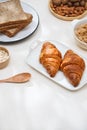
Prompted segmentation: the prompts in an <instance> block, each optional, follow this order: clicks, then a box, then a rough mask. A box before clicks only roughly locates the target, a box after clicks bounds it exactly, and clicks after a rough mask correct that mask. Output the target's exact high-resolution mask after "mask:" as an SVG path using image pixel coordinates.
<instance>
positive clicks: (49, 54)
mask: <svg viewBox="0 0 87 130" xmlns="http://www.w3.org/2000/svg"><path fill="white" fill-rule="evenodd" d="M39 61H40V63H41V64H42V65H43V66H44V67H45V69H46V70H47V72H48V73H49V75H50V76H51V77H54V76H55V75H56V73H57V72H58V70H59V67H60V63H61V61H62V55H61V52H60V51H59V50H58V49H57V48H56V46H55V45H53V44H52V43H50V42H45V43H44V44H43V46H42V49H41V53H40V57H39Z"/></svg>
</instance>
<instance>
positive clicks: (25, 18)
mask: <svg viewBox="0 0 87 130" xmlns="http://www.w3.org/2000/svg"><path fill="white" fill-rule="evenodd" d="M0 12H1V13H0V19H1V20H0V42H4V43H5V42H6V43H9V42H15V41H19V40H22V39H24V38H27V37H29V36H30V35H32V34H33V33H34V32H35V31H36V29H37V28H38V25H39V16H38V13H37V11H36V10H35V9H34V8H33V7H32V6H30V5H28V4H26V3H24V2H20V0H9V1H3V2H0Z"/></svg>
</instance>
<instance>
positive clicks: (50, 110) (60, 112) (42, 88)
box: [0, 0, 87, 130]
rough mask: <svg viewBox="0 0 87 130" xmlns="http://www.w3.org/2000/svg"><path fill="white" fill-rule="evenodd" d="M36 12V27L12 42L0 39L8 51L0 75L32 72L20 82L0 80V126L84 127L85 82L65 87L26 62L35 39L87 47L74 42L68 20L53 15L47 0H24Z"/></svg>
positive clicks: (9, 129) (2, 129) (18, 129)
mask: <svg viewBox="0 0 87 130" xmlns="http://www.w3.org/2000/svg"><path fill="white" fill-rule="evenodd" d="M25 2H26V3H28V4H29V5H31V6H32V7H33V8H35V9H36V10H37V12H38V14H39V18H40V24H39V27H38V29H37V31H36V32H35V33H34V34H33V35H32V36H30V37H28V38H27V39H25V40H23V41H19V42H17V43H16V42H15V43H12V44H4V43H0V45H2V46H4V47H6V48H7V49H8V50H9V52H10V56H11V57H10V62H9V65H8V66H7V67H6V68H4V69H2V70H0V78H1V79H3V78H6V77H9V76H11V75H14V74H16V73H20V72H29V73H31V74H32V77H31V79H30V82H26V83H23V84H13V83H0V130H87V85H85V86H84V87H83V88H81V89H80V90H78V91H74V92H72V91H69V90H67V89H64V88H63V87H61V86H59V85H58V84H55V83H54V82H52V81H51V80H49V79H47V78H46V77H45V76H43V75H41V74H40V73H38V72H37V71H35V70H34V69H32V68H31V67H30V66H28V65H27V63H26V58H27V55H28V52H29V47H31V46H32V45H33V44H34V42H35V40H37V39H41V40H49V39H51V40H57V41H60V42H62V43H63V44H65V45H67V46H68V47H70V48H71V49H74V50H77V51H78V52H80V53H81V54H82V55H83V56H85V57H87V51H85V50H82V49H81V48H79V47H78V46H77V45H76V44H75V39H74V37H73V35H72V25H71V22H70V21H62V20H60V19H57V18H56V17H54V16H53V15H52V14H51V13H50V11H49V9H48V0H26V1H25Z"/></svg>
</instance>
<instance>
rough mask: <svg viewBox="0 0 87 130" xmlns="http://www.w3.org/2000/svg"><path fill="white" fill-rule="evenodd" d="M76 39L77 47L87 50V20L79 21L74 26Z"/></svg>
mask: <svg viewBox="0 0 87 130" xmlns="http://www.w3.org/2000/svg"><path fill="white" fill-rule="evenodd" d="M74 37H75V39H76V43H77V45H79V46H80V47H81V48H83V49H87V19H83V20H77V22H76V24H75V25H74Z"/></svg>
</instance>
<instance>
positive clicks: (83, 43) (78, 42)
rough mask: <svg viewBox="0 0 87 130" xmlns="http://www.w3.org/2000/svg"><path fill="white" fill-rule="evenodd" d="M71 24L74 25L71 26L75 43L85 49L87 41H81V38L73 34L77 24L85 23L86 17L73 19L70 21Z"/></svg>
mask: <svg viewBox="0 0 87 130" xmlns="http://www.w3.org/2000/svg"><path fill="white" fill-rule="evenodd" d="M72 24H73V25H74V26H73V34H74V37H75V39H76V44H77V45H78V46H79V47H81V48H83V49H85V50H87V43H85V42H83V41H81V40H80V39H79V38H78V37H77V35H76V34H75V30H76V28H77V27H78V26H80V25H82V24H87V19H82V20H74V21H72Z"/></svg>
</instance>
